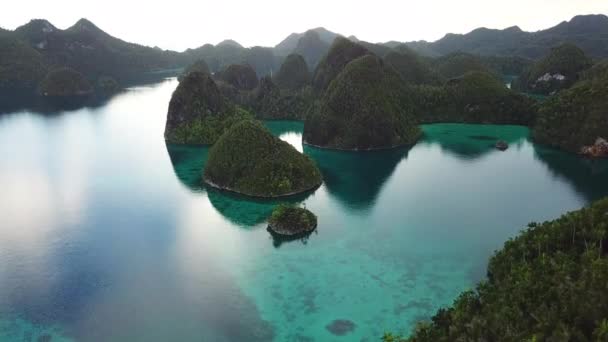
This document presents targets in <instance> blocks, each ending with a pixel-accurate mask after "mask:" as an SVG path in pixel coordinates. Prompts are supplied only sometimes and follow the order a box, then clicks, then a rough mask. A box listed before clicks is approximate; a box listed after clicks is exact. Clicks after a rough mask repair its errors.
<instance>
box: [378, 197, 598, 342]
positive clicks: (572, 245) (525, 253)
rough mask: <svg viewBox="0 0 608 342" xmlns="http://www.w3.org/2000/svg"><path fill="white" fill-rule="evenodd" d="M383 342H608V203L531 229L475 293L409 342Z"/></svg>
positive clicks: (500, 256) (495, 260)
mask: <svg viewBox="0 0 608 342" xmlns="http://www.w3.org/2000/svg"><path fill="white" fill-rule="evenodd" d="M383 341H384V342H402V341H409V342H427V341H428V342H448V341H530V342H532V341H579V342H585V341H608V199H603V200H600V201H598V202H596V203H594V204H592V205H590V206H589V207H587V208H583V209H581V210H578V211H574V212H571V213H568V214H565V215H564V216H562V217H561V218H559V219H557V220H554V221H550V222H544V223H541V224H538V223H530V224H529V226H528V228H527V229H525V230H524V231H522V232H521V234H520V235H519V236H517V237H515V238H513V239H511V240H509V241H507V242H506V243H505V245H504V247H503V248H502V249H501V250H499V251H497V252H496V254H495V255H494V256H493V257H492V258H491V259H490V263H489V265H488V273H487V280H485V281H483V282H481V283H479V284H478V285H477V288H476V289H475V290H472V291H467V292H464V293H462V294H461V295H460V297H458V298H457V299H456V300H455V301H454V303H453V305H452V306H451V307H449V308H445V309H440V310H439V311H438V312H437V314H436V315H435V316H434V317H433V318H432V320H431V321H430V322H423V323H420V324H419V325H418V327H417V328H416V330H415V331H414V332H413V334H412V335H411V336H410V337H409V338H408V337H401V336H396V335H394V334H391V333H387V334H385V336H384V337H383Z"/></svg>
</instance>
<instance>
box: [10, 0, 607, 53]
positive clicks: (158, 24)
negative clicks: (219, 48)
mask: <svg viewBox="0 0 608 342" xmlns="http://www.w3.org/2000/svg"><path fill="white" fill-rule="evenodd" d="M338 13H339V14H338ZM607 13H608V1H606V0H585V1H572V0H513V1H481V0H463V1H439V0H427V1H395V0H377V1H373V2H369V1H365V2H364V1H358V0H356V1H320V0H311V1H306V2H296V1H278V0H268V1H256V2H253V1H242V0H238V1H235V0H233V1H214V2H209V1H184V0H176V1H171V2H152V1H151V2H145V4H142V3H141V2H129V1H116V0H108V1H103V2H100V1H87V2H83V1H74V0H59V1H53V2H40V1H31V0H26V1H19V2H13V3H11V4H10V6H9V8H8V10H5V11H2V13H0V27H4V28H6V29H15V28H16V27H18V26H20V25H23V24H25V23H27V22H28V21H29V20H30V19H33V18H41V19H42V18H44V19H47V20H49V21H50V22H51V23H53V24H54V25H55V26H57V27H59V28H62V29H63V28H67V27H69V26H71V25H72V24H74V23H75V22H76V21H77V20H78V19H80V18H83V17H84V18H87V19H89V20H91V21H92V22H93V23H95V24H96V25H97V26H99V27H100V28H101V29H103V30H105V31H106V32H108V33H110V34H112V35H114V36H116V37H119V38H121V39H124V40H126V41H130V42H136V43H139V44H144V45H148V46H159V47H161V48H164V49H171V50H178V51H181V50H184V49H187V48H195V47H198V46H201V45H203V44H205V43H211V44H217V43H218V42H220V41H222V40H224V39H234V40H236V41H238V42H239V43H241V44H242V45H244V46H247V47H248V46H255V45H261V46H274V45H276V44H278V43H279V42H280V41H281V40H283V39H284V38H285V37H286V36H287V35H289V34H290V33H292V32H303V31H306V30H307V29H310V28H314V27H319V26H323V27H325V28H327V29H329V30H331V31H334V32H337V33H341V34H344V35H347V36H349V35H355V36H357V38H359V39H361V40H366V41H370V42H385V41H389V40H397V41H413V40H428V41H434V40H437V39H439V38H441V37H443V36H444V35H445V34H446V33H467V32H469V31H471V30H473V29H475V28H478V27H488V28H497V29H503V28H506V27H509V26H513V25H518V26H519V27H520V28H521V29H523V30H526V31H537V30H540V29H545V28H548V27H551V26H554V25H556V24H558V23H559V22H561V21H564V20H570V19H571V18H572V17H573V16H575V15H579V14H607Z"/></svg>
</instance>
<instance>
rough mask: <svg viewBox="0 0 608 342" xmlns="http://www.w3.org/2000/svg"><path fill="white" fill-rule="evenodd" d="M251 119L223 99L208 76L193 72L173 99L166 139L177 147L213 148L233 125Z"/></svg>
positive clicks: (178, 88)
mask: <svg viewBox="0 0 608 342" xmlns="http://www.w3.org/2000/svg"><path fill="white" fill-rule="evenodd" d="M248 117H250V114H249V113H248V112H246V111H245V110H243V109H241V108H239V107H238V106H235V105H233V104H231V103H229V102H228V101H227V100H226V99H225V98H224V97H223V96H222V94H221V93H220V91H219V89H218V87H217V86H216V84H215V82H214V81H213V80H212V79H211V76H210V75H209V74H207V73H202V72H191V73H189V74H188V75H186V77H185V78H184V79H183V81H182V82H180V84H179V85H178V86H177V89H175V91H174V92H173V95H172V96H171V101H170V102H169V112H168V113H167V124H166V126H165V139H166V140H167V142H170V143H178V144H213V143H215V141H216V140H217V139H218V138H219V137H220V135H222V134H223V133H224V132H225V131H226V130H227V129H228V128H230V127H231V126H232V125H233V124H234V123H236V122H238V121H240V120H242V119H243V118H248Z"/></svg>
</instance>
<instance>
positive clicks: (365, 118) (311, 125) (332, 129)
mask: <svg viewBox="0 0 608 342" xmlns="http://www.w3.org/2000/svg"><path fill="white" fill-rule="evenodd" d="M407 92H408V90H407V89H406V87H405V84H404V82H403V81H402V79H401V77H400V76H399V74H398V73H397V72H396V71H395V70H394V69H393V68H392V67H390V66H388V65H386V64H385V62H384V61H382V60H381V59H380V58H378V57H376V56H373V55H364V56H363V57H359V58H357V59H355V60H353V61H352V62H350V63H348V64H347V65H346V67H345V68H344V70H343V71H342V72H341V73H340V74H339V75H338V76H337V77H336V78H335V79H334V80H333V81H332V82H331V83H330V85H329V88H328V89H327V91H326V92H325V94H324V96H323V98H322V100H321V103H320V104H319V106H318V108H316V109H315V110H313V111H311V112H310V113H309V115H308V116H307V118H306V121H305V123H304V134H303V141H304V143H305V144H308V145H312V146H316V147H322V148H329V149H337V150H375V149H386V148H393V147H398V146H403V145H411V144H413V143H415V142H416V140H418V138H419V137H420V135H421V131H420V128H419V127H418V125H417V124H418V123H417V120H416V117H415V116H414V115H413V113H412V110H411V109H410V108H409V106H407V105H406V104H405V102H404V101H403V99H404V94H407Z"/></svg>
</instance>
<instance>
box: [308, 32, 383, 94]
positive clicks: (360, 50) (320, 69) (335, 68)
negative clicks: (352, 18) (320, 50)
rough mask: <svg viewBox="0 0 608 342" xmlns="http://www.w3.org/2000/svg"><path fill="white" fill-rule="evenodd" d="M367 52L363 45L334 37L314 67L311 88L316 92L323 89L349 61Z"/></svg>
mask: <svg viewBox="0 0 608 342" xmlns="http://www.w3.org/2000/svg"><path fill="white" fill-rule="evenodd" d="M368 54H371V52H369V51H368V50H367V49H366V48H364V47H363V46H361V45H359V44H356V43H353V42H351V41H350V40H348V39H346V38H343V37H338V38H336V40H334V43H333V44H332V45H331V47H330V48H329V52H328V53H327V54H326V55H325V57H323V59H322V60H321V62H319V65H317V68H316V69H315V72H314V75H313V78H312V85H313V88H314V89H315V91H317V92H323V91H325V89H327V87H329V84H330V82H331V81H332V80H333V79H334V78H336V77H337V76H338V74H340V72H342V70H343V69H344V67H345V66H346V65H347V64H348V63H349V62H350V61H352V60H354V59H357V58H358V57H361V56H364V55H368Z"/></svg>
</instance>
